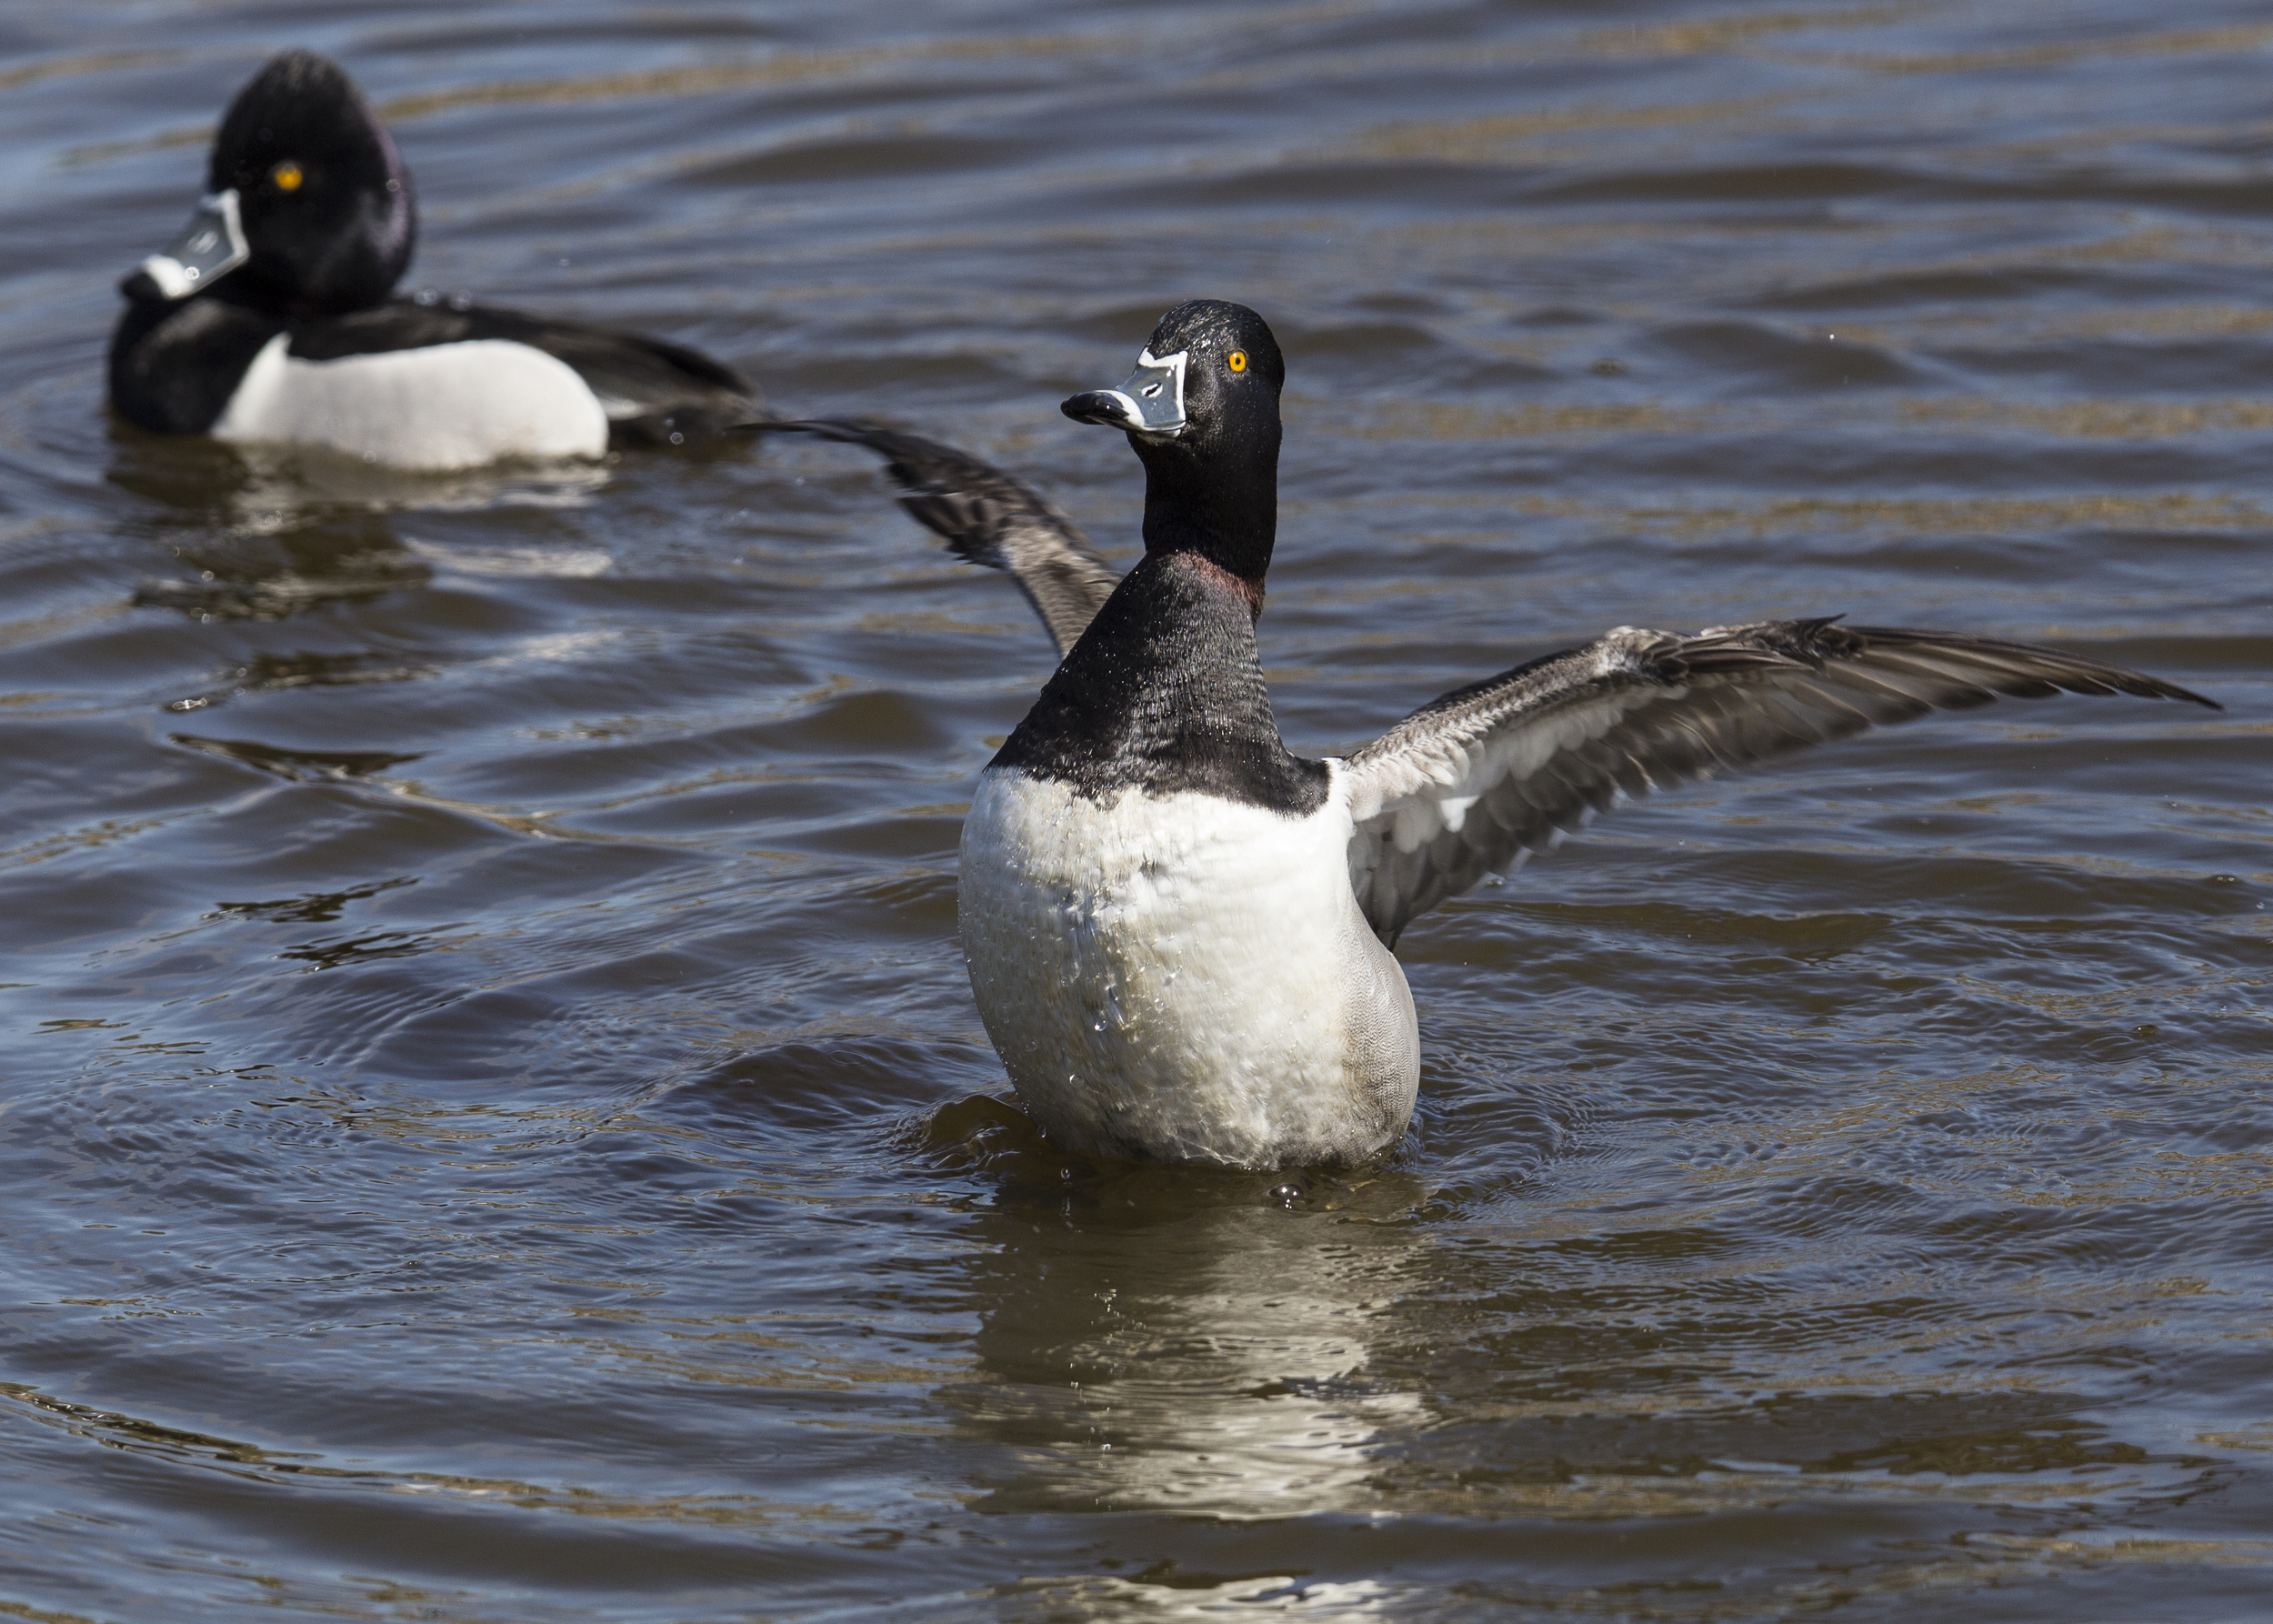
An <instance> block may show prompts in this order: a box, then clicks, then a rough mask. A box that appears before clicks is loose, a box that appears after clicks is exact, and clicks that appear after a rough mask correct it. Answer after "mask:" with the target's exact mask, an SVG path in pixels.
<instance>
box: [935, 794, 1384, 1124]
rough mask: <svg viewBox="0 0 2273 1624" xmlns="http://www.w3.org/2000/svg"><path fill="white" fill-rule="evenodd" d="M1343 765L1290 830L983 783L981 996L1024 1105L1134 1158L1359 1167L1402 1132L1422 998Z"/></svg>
mask: <svg viewBox="0 0 2273 1624" xmlns="http://www.w3.org/2000/svg"><path fill="white" fill-rule="evenodd" d="M1350 833H1351V824H1350V817H1349V811H1348V806H1347V787H1346V785H1345V783H1344V782H1343V780H1342V778H1341V776H1340V772H1339V769H1338V767H1337V772H1336V782H1335V788H1334V793H1333V795H1332V797H1330V798H1329V799H1328V801H1327V804H1326V806H1324V807H1321V808H1320V809H1319V810H1318V811H1317V813H1315V814H1313V815H1312V816H1310V817H1286V816H1283V815H1281V814H1278V813H1275V812H1270V811H1266V810H1264V809H1262V808H1260V807H1249V806H1243V805H1239V804H1237V803H1235V802H1231V801H1226V800H1221V799H1218V798H1217V797H1213V796H1207V795H1197V794H1181V795H1175V796H1167V797H1156V796H1149V795H1146V794H1143V793H1141V792H1138V791H1135V790H1128V791H1124V792H1122V793H1121V794H1119V795H1118V796H1117V797H1115V798H1113V799H1112V800H1111V801H1110V803H1109V804H1106V805H1099V804H1098V803H1097V802H1096V801H1092V800H1088V799H1086V798H1084V797H1081V796H1078V795H1076V794H1075V793H1074V792H1073V791H1072V790H1070V789H1069V788H1067V787H1066V786H1065V785H1063V784H1059V783H1056V782H1052V781H1049V780H1045V779H1038V778H1032V777H1027V776H1026V774H1024V773H1022V772H1017V771H1010V770H996V771H990V772H988V773H987V774H986V775H985V776H984V777H982V778H981V779H980V782H979V788H978V793H977V795H976V797H975V798H974V799H973V801H972V804H971V813H970V817H968V818H967V819H966V822H965V824H964V826H963V875H962V887H961V924H962V934H963V948H964V953H965V956H966V958H967V960H968V962H969V967H970V975H971V988H972V991H973V992H974V994H975V995H976V998H977V1002H978V1008H979V1014H980V1017H981V1018H983V1019H984V1020H985V1021H986V1030H987V1034H988V1036H989V1037H991V1038H993V1039H994V1042H995V1048H996V1052H997V1053H999V1054H1000V1055H1001V1056H1002V1059H1003V1064H1004V1066H1005V1067H1006V1068H1007V1069H1008V1071H1009V1073H1010V1078H1011V1080H1012V1081H1013V1082H1014V1083H1016V1085H1017V1088H1018V1096H1019V1098H1020V1099H1021V1100H1022V1101H1023V1102H1024V1103H1025V1105H1026V1109H1027V1111H1028V1112H1029V1113H1030V1114H1031V1115H1032V1116H1033V1117H1034V1118H1035V1120H1036V1122H1037V1123H1039V1124H1040V1125H1041V1127H1042V1128H1043V1129H1044V1130H1045V1131H1046V1133H1048V1134H1049V1135H1050V1136H1051V1137H1052V1138H1055V1139H1056V1140H1058V1141H1059V1142H1060V1143H1063V1144H1066V1145H1067V1146H1069V1147H1070V1148H1076V1149H1086V1150H1093V1151H1099V1152H1104V1153H1108V1154H1117V1155H1124V1156H1146V1157H1157V1158H1173V1159H1198V1160H1208V1161H1220V1162H1229V1163H1233V1164H1236V1165H1239V1166H1246V1167H1275V1166H1279V1165H1283V1164H1287V1163H1297V1162H1326V1161H1352V1160H1357V1159H1359V1158H1363V1157H1365V1156H1368V1155H1371V1154H1372V1153H1374V1152H1375V1151H1377V1150H1379V1149H1380V1148H1382V1147H1383V1146H1385V1145H1387V1144H1388V1143H1390V1142H1392V1141H1393V1140H1395V1139H1396V1138H1397V1136H1398V1135H1400V1134H1401V1133H1403V1131H1404V1128H1405V1124H1406V1120H1407V1118H1408V1117H1409V1116H1410V1114H1411V1111H1412V1104H1413V1095H1414V1090H1415V1088H1416V1085H1417V1081H1418V1077H1419V1058H1418V1041H1419V1040H1418V1034H1417V1030H1416V1028H1415V1024H1414V1019H1413V1002H1412V996H1411V994H1410V993H1409V992H1407V989H1406V986H1405V977H1404V973H1403V972H1402V971H1401V970H1400V969H1399V968H1398V967H1397V961H1396V960H1395V959H1394V958H1392V957H1390V956H1389V955H1388V953H1387V951H1386V950H1384V949H1383V948H1382V947H1381V946H1380V944H1379V943H1378V942H1377V941H1376V940H1375V939H1374V937H1373V934H1372V932H1371V931H1369V930H1368V929H1367V927H1366V925H1365V921H1364V919H1363V917H1361V916H1360V915H1359V913H1358V911H1357V899H1356V897H1355V896H1354V894H1353V893H1352V891H1351V889H1350V881H1349V861H1348V847H1349V839H1350Z"/></svg>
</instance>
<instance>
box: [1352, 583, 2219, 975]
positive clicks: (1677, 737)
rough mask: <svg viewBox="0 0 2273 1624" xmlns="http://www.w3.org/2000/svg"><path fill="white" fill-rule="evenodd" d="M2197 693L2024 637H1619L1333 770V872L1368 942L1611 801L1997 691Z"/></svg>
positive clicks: (1740, 631)
mask: <svg viewBox="0 0 2273 1624" xmlns="http://www.w3.org/2000/svg"><path fill="white" fill-rule="evenodd" d="M2063 691H2065V692H2067V693H2071V694H2118V693H2120V694H2136V695H2138V696H2139V697H2142V698H2149V699H2190V700H2192V701H2193V702H2194V703H2196V704H2198V705H2207V706H2209V707H2210V708H2212V709H2213V710H2215V709H2218V708H2220V707H2218V704H2217V703H2216V702H2215V701H2214V700H2209V699H2205V698H2203V697H2201V696H2200V695H2199V694H2194V693H2189V692H2188V691H2187V690H2186V689H2185V688H2182V687H2178V686H2176V685H2175V684H2172V683H2168V682H2164V681H2162V680H2161V679H2160V678H2158V677H2142V676H2140V675H2139V674H2138V672H2135V671H2125V670H2120V669H2118V668H2117V667H2113V666H2103V665H2101V664H2099V663H2098V661H2096V660H2088V659H2083V658H2080V657H2078V656H2076V655H2071V654H2061V653H2059V652H2058V651H2057V650H2055V649H2050V648H2037V647H2031V646H2029V645H2028V644H2025V643H1998V642H1991V641H1989V640H1988V639H1986V638H1981V637H1962V636H1959V635H1958V634H1956V633H1953V632H1931V631H1913V630H1909V629H1907V628H1903V627H1875V626H1874V627H1865V626H1856V627H1848V626H1840V625H1838V624H1837V622H1836V621H1835V620H1776V621H1766V622H1762V623H1760V624H1758V625H1754V626H1737V627H1716V628H1713V629H1711V630H1708V631H1704V632H1699V633H1698V634H1697V635H1696V636H1694V637H1682V636H1680V635H1678V634H1677V633H1672V632H1654V631H1642V630H1637V628H1635V627H1618V628H1617V630H1616V631H1613V632H1610V633H1609V634H1607V636H1605V637H1602V638H1601V639H1600V640H1599V641H1597V642H1594V643H1590V644H1588V645H1587V647H1583V648H1573V649H1567V650H1566V651H1564V652H1563V653H1560V654H1551V655H1548V656H1547V657H1545V658H1543V659H1537V660H1533V661H1532V662H1531V663H1530V664H1529V665H1526V666H1518V667H1516V668H1515V669H1514V670H1512V671H1506V672H1503V673H1501V674H1500V675H1499V676H1497V677H1490V678H1488V679H1487V680H1486V681H1483V682H1479V683H1477V684H1475V685H1474V686H1472V687H1465V688H1459V689H1456V690H1455V691H1454V692H1452V693H1449V694H1447V695H1445V696H1444V697H1442V698H1440V699H1437V700H1433V701H1431V702H1430V703H1429V704H1427V705H1425V706H1423V707H1421V708H1420V709H1418V710H1417V711H1415V712H1414V713H1413V714H1412V715H1411V716H1409V717H1406V718H1405V719H1404V720H1403V721H1401V722H1399V723H1398V724H1397V726H1396V727H1392V728H1390V729H1389V731H1388V732H1387V733H1386V734H1384V735H1382V737H1380V738H1378V739H1377V740H1376V741H1375V742H1373V743H1372V744H1370V745H1367V746H1366V747H1364V748H1363V749H1361V750H1358V751H1357V752H1356V753H1355V754H1354V755H1352V756H1351V757H1350V758H1349V760H1348V762H1347V764H1346V770H1347V773H1348V775H1349V777H1350V780H1351V791H1352V806H1351V810H1352V813H1353V816H1354V817H1356V818H1357V834H1356V836H1355V837H1353V839H1352V841H1351V844H1350V880H1351V884H1352V885H1353V886H1354V887H1356V889H1357V902H1358V906H1359V907H1361V908H1362V909H1364V911H1365V915H1366V918H1367V923H1369V924H1370V925H1372V927H1373V928H1374V931H1375V933H1376V934H1377V936H1379V937H1381V939H1382V940H1383V941H1385V942H1387V943H1390V944H1391V945H1394V944H1395V943H1396V941H1397V933H1398V932H1400V931H1401V930H1403V929H1404V928H1405V927H1406V925H1407V923H1408V922H1409V921H1410V920H1411V919H1412V918H1413V917H1414V916H1415V915H1417V914H1419V913H1421V912H1423V911H1424V910H1426V909H1427V908H1431V907H1435V906H1436V905H1437V903H1439V902H1441V901H1443V900H1444V899H1445V898H1446V897H1451V896H1454V895H1457V893H1459V892H1461V891H1464V890H1466V889H1467V887H1470V886H1472V885H1474V884H1475V883H1476V882H1477V880H1479V879H1481V878H1482V877H1484V875H1485V874H1486V873H1487V871H1489V870H1493V869H1498V868H1504V867H1508V866H1510V865H1511V864H1514V863H1516V862H1519V861H1520V860H1521V859H1522V858H1523V857H1525V856H1526V855H1527V854H1528V853H1531V852H1535V851H1544V850H1546V849H1547V847H1550V846H1552V845H1554V844H1555V843H1556V842H1557V840H1559V839H1560V838H1561V837H1562V836H1563V835H1565V834H1567V833H1570V832H1573V831H1576V830H1577V829H1579V828H1581V827H1585V825H1586V823H1587V820H1588V819H1589V818H1591V817H1593V816H1594V815H1595V814H1596V813H1597V812H1604V811H1607V810H1608V809H1609V808H1610V807H1612V806H1614V805H1616V804H1617V802H1618V801H1619V800H1621V799H1624V798H1627V797H1634V796H1639V795H1642V794H1645V793H1647V791H1649V790H1652V789H1667V788H1671V787H1673V786H1675V785H1677V784H1686V783H1688V782H1690V781H1691V780H1693V779H1697V778H1703V777H1710V776H1711V775H1712V774H1714V773H1717V772H1719V771H1722V770H1724V769H1727V768H1730V767H1748V766H1750V765H1751V764H1752V763H1754V762H1756V761H1764V760H1766V759H1767V758H1768V757H1772V756H1779V755H1782V754H1784V753H1785V752H1787V751H1789V750H1799V749H1805V748H1806V747H1808V746H1810V745H1818V744H1823V743H1826V742H1827V741H1829V740H1831V739H1835V738H1845V737H1847V736H1848V735H1850V734H1855V733H1860V732H1862V731H1863V730H1864V729H1865V728H1867V727H1883V726H1885V725H1887V723H1891V722H1906V721H1908V720H1909V719H1910V718H1911V717H1919V716H1923V715H1925V714H1926V713H1927V712H1928V711H1929V710H1962V709H1965V708H1967V707H1971V706H1976V705H1986V704H1988V702H1989V701H1991V700H1992V699H1995V698H1996V697H1998V695H2000V694H2007V695H2012V696H2014V697H2022V698H2032V699H2033V698H2041V697H2045V696H2047V695H2050V694H2054V693H2058V692H2063Z"/></svg>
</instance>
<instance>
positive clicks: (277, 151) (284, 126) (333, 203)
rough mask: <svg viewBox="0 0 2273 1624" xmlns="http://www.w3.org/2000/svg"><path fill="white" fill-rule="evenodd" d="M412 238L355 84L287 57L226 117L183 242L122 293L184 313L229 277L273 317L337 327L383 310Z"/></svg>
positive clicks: (323, 65)
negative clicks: (337, 321)
mask: <svg viewBox="0 0 2273 1624" xmlns="http://www.w3.org/2000/svg"><path fill="white" fill-rule="evenodd" d="M417 233H418V216H417V210H416V205H415V203H414V201H413V199H412V195H411V185H410V171H409V170H407V169H406V168H405V167H404V166H403V160H402V155H400V154H399V153H397V152H396V150H395V143H394V142H393V141H392V140H390V139H389V138H388V136H387V133H386V129H385V127H384V126H383V125H380V123H379V121H378V117H377V115H375V114H374V113H373V112H372V111H371V107H370V105H369V104H368V103H366V102H365V100H364V99H363V95H362V93H361V92H360V91H358V90H357V89H356V88H355V81H353V80H352V79H350V78H348V77H347V75H346V73H345V70H344V69H342V68H341V67H340V65H338V64H337V63H335V62H333V61H331V60H330V59H329V58H327V57H323V56H319V55H316V54H315V52H313V51H286V52H285V53H284V54H283V55H280V56H275V57H273V58H271V59H270V61H269V63H268V65H266V66H265V67H263V68H262V69H261V70H260V72H259V73H257V74H255V75H253V78H252V81H251V83H249V84H247V85H245V88H244V89H242V90H240V91H238V92H237V94H236V100H235V101H234V102H232V103H230V104H229V111H228V113H227V114H226V115H225V116H224V117H223V119H222V120H221V130H220V133H219V134H218V135H215V137H214V142H213V161H212V165H211V166H210V168H209V169H208V171H207V173H206V178H205V197H204V198H203V199H202V200H201V201H200V203H199V204H198V207H197V213H196V214H195V216H192V217H191V220H190V223H189V227H188V229H187V230H185V232H184V233H183V234H182V236H181V237H180V239H179V240H178V241H176V242H175V243H174V244H173V245H172V246H170V247H168V248H167V249H166V250H165V252H164V253H160V254H153V255H152V256H150V257H149V258H147V259H145V260H144V261H143V262H142V266H141V268H140V269H138V270H137V271H135V274H134V275H133V276H129V277H127V279H126V281H125V284H124V285H123V286H124V289H125V293H126V295H127V296H128V297H130V298H155V299H185V298H188V297H189V296H192V295H193V294H198V293H203V292H204V291H205V289H206V288H208V287H211V286H214V285H215V283H217V282H219V281H221V280H222V279H223V278H227V279H228V281H229V284H230V296H231V297H232V298H233V299H237V300H241V301H243V302H244V303H245V304H248V305H252V306H257V307H259V308H262V309H265V310H270V311H273V312H275V314H276V315H279V316H336V315H339V314H342V313H344V312H345V311H349V310H360V309H364V308H366V307H368V306H373V305H376V304H378V303H379V302H380V301H381V300H383V299H385V298H386V296H387V293H388V291H389V290H390V289H391V288H393V287H394V286H395V283H396V279H397V278H399V277H400V276H402V274H403V273H404V271H406V269H408V268H409V266H410V256H411V249H412V247H413V246H415V244H416V239H417Z"/></svg>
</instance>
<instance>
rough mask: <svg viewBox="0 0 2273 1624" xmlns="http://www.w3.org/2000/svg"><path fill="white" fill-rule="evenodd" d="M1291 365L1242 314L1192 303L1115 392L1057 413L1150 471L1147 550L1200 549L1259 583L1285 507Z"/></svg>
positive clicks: (1263, 329) (1234, 308) (1098, 392)
mask: <svg viewBox="0 0 2273 1624" xmlns="http://www.w3.org/2000/svg"><path fill="white" fill-rule="evenodd" d="M1286 381H1287V363H1286V361H1285V359H1284V358H1283V357H1282V356H1280V355H1279V353H1278V341H1277V339H1276V338H1274V337H1272V336H1271V329H1270V326H1269V324H1268V323H1267V322H1266V321H1264V319H1263V318H1262V317H1261V316H1257V315H1256V313H1255V312H1254V311H1252V310H1250V309H1248V308H1247V306H1245V305H1234V304H1230V303H1228V302H1227V301H1226V300H1223V299H1194V300H1192V301H1191V302H1190V303H1189V304H1185V305H1178V306H1177V307H1176V308H1175V309H1173V310H1171V311H1169V312H1168V313H1167V315H1166V316H1162V317H1161V318H1160V324H1159V326H1156V327H1154V328H1153V330H1152V336H1151V337H1150V338H1148V339H1147V340H1146V341H1145V347H1144V349H1143V351H1142V352H1141V353H1139V354H1138V356H1137V357H1136V371H1135V372H1133V373H1131V374H1129V376H1128V381H1127V382H1126V383H1125V384H1123V385H1122V386H1120V387H1119V388H1117V389H1092V390H1089V391H1087V392H1086V393H1085V394H1081V395H1076V396H1073V397H1072V398H1071V399H1069V400H1067V401H1066V403H1065V404H1064V405H1063V406H1061V407H1059V410H1061V411H1063V412H1064V413H1065V414H1066V416H1068V417H1071V418H1072V419H1073V420H1074V421H1075V422H1076V423H1097V424H1103V425H1105V426H1107V427H1110V428H1119V429H1126V431H1127V433H1128V443H1129V445H1130V446H1132V447H1134V448H1135V450H1136V456H1137V460H1139V461H1140V462H1142V463H1143V464H1144V465H1145V473H1146V476H1147V478H1146V495H1145V546H1146V550H1147V551H1148V552H1161V551H1167V550H1172V549H1181V550H1188V551H1194V552H1199V553H1202V554H1204V555H1205V556H1207V557H1209V558H1211V559H1212V560H1214V561H1215V562H1216V563H1218V564H1221V565H1222V566H1224V567H1226V568H1227V569H1229V570H1230V571H1231V572H1232V573H1233V574H1235V575H1237V576H1242V577H1246V578H1249V579H1252V580H1255V581H1257V582H1259V581H1260V580H1261V579H1262V577H1263V571H1264V569H1265V568H1266V567H1267V566H1268V565H1269V563H1270V556H1271V540H1272V536H1273V534H1274V532H1275V530H1276V527H1277V507H1278V436H1279V427H1278V392H1279V390H1280V388H1281V387H1282V386H1284V385H1285V384H1286Z"/></svg>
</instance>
